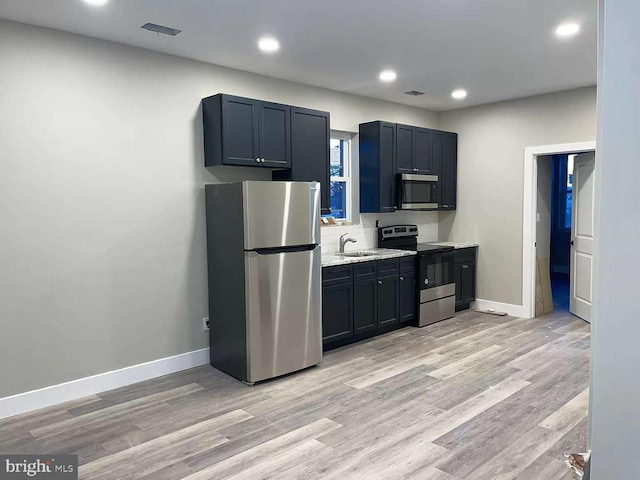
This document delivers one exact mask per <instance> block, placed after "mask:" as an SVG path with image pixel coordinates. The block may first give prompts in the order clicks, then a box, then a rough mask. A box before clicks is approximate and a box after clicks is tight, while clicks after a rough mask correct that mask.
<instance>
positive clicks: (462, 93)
mask: <svg viewBox="0 0 640 480" xmlns="http://www.w3.org/2000/svg"><path fill="white" fill-rule="evenodd" d="M451 96H452V97H453V98H455V99H456V100H462V99H463V98H467V91H466V90H465V89H464V88H459V89H457V90H454V91H453V92H451Z"/></svg>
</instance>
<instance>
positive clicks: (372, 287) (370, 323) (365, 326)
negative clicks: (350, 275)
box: [353, 278, 378, 335]
mask: <svg viewBox="0 0 640 480" xmlns="http://www.w3.org/2000/svg"><path fill="white" fill-rule="evenodd" d="M377 298H378V280H377V279H375V278H374V279H373V280H363V281H358V282H355V283H354V288H353V309H354V312H353V330H354V334H356V335H357V334H359V333H364V332H369V331H371V330H375V329H376V328H378V324H377V322H376V319H377V318H378V314H377V312H378V301H377Z"/></svg>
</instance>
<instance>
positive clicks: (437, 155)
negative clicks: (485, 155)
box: [433, 132, 458, 210]
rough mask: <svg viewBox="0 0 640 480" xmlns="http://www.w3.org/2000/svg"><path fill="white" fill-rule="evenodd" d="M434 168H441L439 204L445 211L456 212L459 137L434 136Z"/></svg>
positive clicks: (442, 133) (444, 134)
mask: <svg viewBox="0 0 640 480" xmlns="http://www.w3.org/2000/svg"><path fill="white" fill-rule="evenodd" d="M433 145H434V148H433V152H434V156H433V160H434V166H435V165H436V164H438V166H439V171H438V175H439V182H438V199H439V200H438V204H439V208H440V209H443V210H455V208H456V193H457V192H456V190H457V175H458V136H457V135H456V134H455V133H448V132H435V133H434V135H433Z"/></svg>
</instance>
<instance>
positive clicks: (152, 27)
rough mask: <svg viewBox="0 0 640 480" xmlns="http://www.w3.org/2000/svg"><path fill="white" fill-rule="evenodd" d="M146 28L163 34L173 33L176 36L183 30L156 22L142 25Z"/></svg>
mask: <svg viewBox="0 0 640 480" xmlns="http://www.w3.org/2000/svg"><path fill="white" fill-rule="evenodd" d="M140 28H144V29H145V30H149V31H150V32H156V33H162V34H163V35H171V36H172V37H175V36H176V35H178V34H179V33H180V32H181V31H182V30H178V29H177V28H171V27H165V26H164V25H156V24H155V23H145V24H144V25H142V27H140Z"/></svg>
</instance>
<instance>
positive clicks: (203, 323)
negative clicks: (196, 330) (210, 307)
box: [202, 317, 209, 332]
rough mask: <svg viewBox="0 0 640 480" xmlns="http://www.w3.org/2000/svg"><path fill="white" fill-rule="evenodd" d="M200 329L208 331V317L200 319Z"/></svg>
mask: <svg viewBox="0 0 640 480" xmlns="http://www.w3.org/2000/svg"><path fill="white" fill-rule="evenodd" d="M202 330H203V331H205V332H207V331H209V317H204V318H203V319H202Z"/></svg>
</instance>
